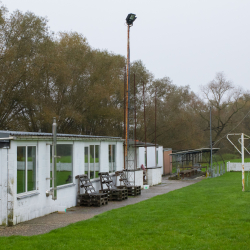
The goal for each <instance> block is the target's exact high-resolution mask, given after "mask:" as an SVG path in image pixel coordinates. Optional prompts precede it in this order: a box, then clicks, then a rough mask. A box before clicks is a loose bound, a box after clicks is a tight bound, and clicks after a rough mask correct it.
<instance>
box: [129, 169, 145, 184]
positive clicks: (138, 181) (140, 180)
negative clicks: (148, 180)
mask: <svg viewBox="0 0 250 250" xmlns="http://www.w3.org/2000/svg"><path fill="white" fill-rule="evenodd" d="M134 174H135V186H141V187H142V186H143V170H137V171H134V172H133V174H130V175H128V176H129V179H128V181H130V182H131V183H132V185H134Z"/></svg>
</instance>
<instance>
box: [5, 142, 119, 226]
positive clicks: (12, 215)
mask: <svg viewBox="0 0 250 250" xmlns="http://www.w3.org/2000/svg"><path fill="white" fill-rule="evenodd" d="M48 144H51V141H25V140H23V141H15V140H12V141H11V147H10V149H0V169H1V171H0V224H2V225H11V224H12V223H13V225H15V224H17V223H20V222H23V221H27V220H31V219H33V218H36V217H40V216H43V215H46V214H49V213H52V212H55V211H57V210H58V207H66V208H69V207H72V206H75V205H76V196H77V188H78V185H77V184H78V183H77V180H76V179H75V178H74V176H76V175H79V174H83V173H84V146H89V145H100V171H102V172H105V171H109V167H108V166H109V157H108V145H110V144H115V145H116V169H117V170H122V169H123V142H122V141H119V140H118V141H110V142H109V141H87V142H86V141H69V140H67V141H59V142H58V144H73V180H72V181H73V182H72V183H71V184H66V185H63V186H60V187H59V188H63V189H58V199H57V200H55V201H54V200H52V199H51V196H49V197H46V191H47V190H50V180H49V179H47V180H46V178H49V177H50V145H48ZM27 145H28V146H36V147H37V175H36V178H37V179H36V185H37V187H36V190H34V191H31V192H27V193H22V194H17V192H16V190H17V183H16V182H17V169H18V167H19V166H18V165H19V164H18V162H17V156H16V155H17V146H27ZM59 168H60V170H67V169H68V168H69V166H67V164H62V163H61V165H60V167H59ZM93 181H94V187H95V188H96V190H97V191H98V190H100V183H99V179H94V180H93ZM72 184H75V185H72ZM27 195H33V196H30V197H27ZM25 196H26V197H25Z"/></svg>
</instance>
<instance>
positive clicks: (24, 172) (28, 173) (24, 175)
mask: <svg viewBox="0 0 250 250" xmlns="http://www.w3.org/2000/svg"><path fill="white" fill-rule="evenodd" d="M33 190H36V147H35V146H22V147H17V193H18V194H20V193H24V192H28V191H33Z"/></svg>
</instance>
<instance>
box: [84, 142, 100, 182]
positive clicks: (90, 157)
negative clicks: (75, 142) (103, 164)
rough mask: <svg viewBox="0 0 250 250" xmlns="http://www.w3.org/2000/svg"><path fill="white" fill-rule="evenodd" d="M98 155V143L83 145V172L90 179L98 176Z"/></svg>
mask: <svg viewBox="0 0 250 250" xmlns="http://www.w3.org/2000/svg"><path fill="white" fill-rule="evenodd" d="M99 157H100V150H99V145H90V146H88V147H84V158H85V159H84V167H85V174H87V175H88V177H89V178H90V179H93V178H98V173H99V171H100V160H99Z"/></svg>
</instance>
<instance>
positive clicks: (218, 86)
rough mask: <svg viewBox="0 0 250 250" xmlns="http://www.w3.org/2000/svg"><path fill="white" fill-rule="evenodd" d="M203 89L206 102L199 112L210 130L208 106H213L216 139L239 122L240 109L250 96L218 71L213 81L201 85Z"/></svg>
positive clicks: (213, 128)
mask: <svg viewBox="0 0 250 250" xmlns="http://www.w3.org/2000/svg"><path fill="white" fill-rule="evenodd" d="M201 91H202V93H203V96H204V100H205V101H206V102H205V104H204V105H201V106H200V110H199V112H200V115H201V117H202V118H203V119H204V120H205V121H206V122H207V128H206V130H208V129H209V126H210V125H209V124H210V120H209V114H208V107H212V130H213V131H214V133H215V137H214V140H215V141H216V140H217V139H218V138H219V137H221V136H222V135H223V134H225V133H226V132H228V130H229V129H231V128H232V126H233V125H234V124H236V123H237V121H238V116H239V114H240V112H239V111H241V110H242V109H243V108H244V107H245V106H246V104H247V103H248V102H249V98H248V95H247V93H246V92H245V93H244V91H243V90H242V89H240V88H237V87H235V86H234V85H233V83H232V82H231V81H230V80H227V79H226V77H225V75H224V73H223V72H219V73H217V74H216V76H215V78H214V79H213V80H212V81H211V82H209V83H208V84H207V85H205V86H202V87H201ZM227 128H228V129H227Z"/></svg>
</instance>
